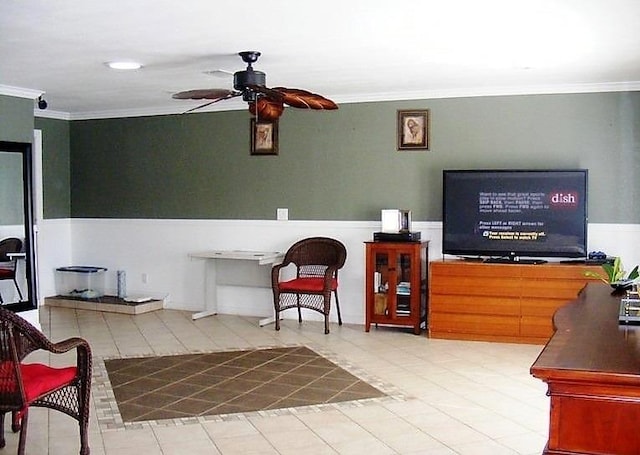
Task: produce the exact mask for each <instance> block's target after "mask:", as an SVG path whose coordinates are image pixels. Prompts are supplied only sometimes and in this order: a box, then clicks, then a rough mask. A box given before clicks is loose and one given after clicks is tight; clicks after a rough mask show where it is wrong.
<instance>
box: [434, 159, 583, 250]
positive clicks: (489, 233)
mask: <svg viewBox="0 0 640 455" xmlns="http://www.w3.org/2000/svg"><path fill="white" fill-rule="evenodd" d="M587 178H588V171H587V170H586V169H577V170H445V171H443V204H442V207H443V213H442V223H443V230H442V250H443V253H444V254H451V255H457V256H478V257H494V258H507V259H514V258H520V257H523V258H526V257H567V258H584V257H586V256H587ZM516 260H517V259H516Z"/></svg>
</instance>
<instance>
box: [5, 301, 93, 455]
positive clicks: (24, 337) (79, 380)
mask: <svg viewBox="0 0 640 455" xmlns="http://www.w3.org/2000/svg"><path fill="white" fill-rule="evenodd" d="M74 348H75V349H76V365H75V366H69V367H66V368H53V367H49V366H47V365H42V364H39V363H23V360H24V359H25V357H27V355H28V354H30V353H31V352H33V351H36V350H40V349H42V350H46V351H49V352H50V353H53V354H61V353H64V352H67V351H70V350H71V349H74ZM90 391H91V349H90V348H89V344H88V343H87V342H86V341H85V340H83V339H81V338H69V339H67V340H64V341H61V342H59V343H51V342H50V341H49V340H48V339H47V338H46V337H45V336H44V335H43V334H42V333H41V332H40V331H39V330H38V329H36V328H35V327H33V326H32V325H31V324H29V323H28V322H27V321H25V320H24V319H22V318H21V317H20V316H18V315H16V314H15V313H13V312H11V311H9V310H7V309H5V308H0V448H3V447H4V446H5V437H4V417H5V414H6V413H7V412H11V416H12V426H11V429H12V430H13V431H14V432H17V431H20V439H19V443H18V455H23V454H24V451H25V442H26V440H27V418H28V412H29V407H30V406H39V407H46V408H50V409H55V410H57V411H61V412H64V413H65V414H67V415H69V416H71V417H73V418H74V419H76V420H77V421H78V423H79V426H80V455H89V441H88V435H87V429H88V424H89V406H90V403H89V396H90Z"/></svg>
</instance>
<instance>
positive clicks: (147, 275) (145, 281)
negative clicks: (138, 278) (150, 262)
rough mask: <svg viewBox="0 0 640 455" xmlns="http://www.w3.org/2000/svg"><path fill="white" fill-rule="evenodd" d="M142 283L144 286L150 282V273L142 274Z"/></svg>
mask: <svg viewBox="0 0 640 455" xmlns="http://www.w3.org/2000/svg"><path fill="white" fill-rule="evenodd" d="M142 282H143V283H144V284H147V283H148V282H149V274H148V273H143V274H142Z"/></svg>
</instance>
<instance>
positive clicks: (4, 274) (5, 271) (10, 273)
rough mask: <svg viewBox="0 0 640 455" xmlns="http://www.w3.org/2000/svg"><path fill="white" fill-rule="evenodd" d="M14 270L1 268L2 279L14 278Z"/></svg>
mask: <svg viewBox="0 0 640 455" xmlns="http://www.w3.org/2000/svg"><path fill="white" fill-rule="evenodd" d="M13 273H14V272H13V270H11V269H3V268H0V278H13Z"/></svg>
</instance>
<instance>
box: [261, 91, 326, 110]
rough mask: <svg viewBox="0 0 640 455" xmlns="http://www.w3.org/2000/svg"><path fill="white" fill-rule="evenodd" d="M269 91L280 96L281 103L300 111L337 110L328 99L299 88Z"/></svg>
mask: <svg viewBox="0 0 640 455" xmlns="http://www.w3.org/2000/svg"><path fill="white" fill-rule="evenodd" d="M271 91H276V92H279V93H280V94H281V95H282V102H283V103H285V104H288V105H289V106H292V107H298V108H302V109H318V110H322V109H326V110H333V109H338V105H337V104H336V103H334V102H333V101H331V100H330V99H328V98H325V97H324V96H322V95H318V94H316V93H311V92H308V91H307V90H302V89H299V88H286V87H274V88H272V89H271Z"/></svg>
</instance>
